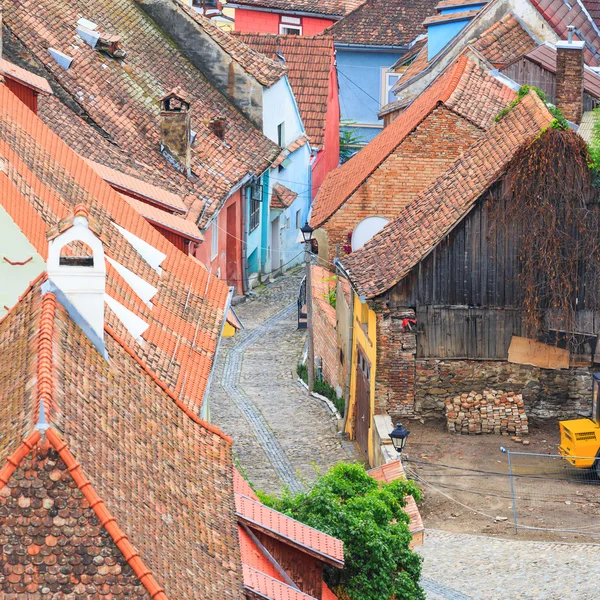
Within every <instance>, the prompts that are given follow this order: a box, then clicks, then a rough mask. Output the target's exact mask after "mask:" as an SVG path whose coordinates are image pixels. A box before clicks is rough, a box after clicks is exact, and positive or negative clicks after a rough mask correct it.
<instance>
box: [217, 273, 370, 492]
mask: <svg viewBox="0 0 600 600" xmlns="http://www.w3.org/2000/svg"><path fill="white" fill-rule="evenodd" d="M303 274H304V272H303V271H302V270H299V271H295V272H294V273H292V274H287V275H285V276H283V277H281V278H279V279H278V280H276V281H275V282H274V283H272V284H270V285H269V286H267V287H266V288H265V289H263V290H261V291H259V292H258V293H257V295H256V297H254V298H252V299H248V300H247V301H246V302H244V303H242V304H240V305H238V306H237V307H236V308H235V311H236V314H237V315H238V316H239V318H240V320H241V321H242V323H243V325H244V328H245V329H244V330H243V331H242V332H240V333H238V334H237V335H236V336H235V337H234V338H230V339H224V340H223V343H222V347H221V351H220V353H219V358H218V361H217V365H216V369H215V374H214V379H213V383H212V386H211V395H210V407H211V419H212V421H213V422H214V423H215V424H217V425H218V426H219V427H221V428H222V429H223V430H224V431H225V432H226V433H228V434H229V435H232V436H233V438H234V452H235V456H236V458H237V460H239V465H240V467H241V468H242V469H243V470H244V471H245V473H246V475H247V476H248V478H249V479H250V481H252V483H253V484H254V485H255V486H256V487H257V488H258V489H261V490H263V491H265V492H269V493H280V492H281V489H282V485H287V486H288V487H289V488H290V489H292V490H301V489H303V488H304V487H305V484H306V483H309V482H311V481H313V480H314V479H315V477H316V476H317V475H318V473H319V472H324V471H326V470H327V469H328V468H329V467H331V466H332V465H334V464H336V463H337V462H340V461H346V462H348V461H357V460H361V458H362V457H361V454H360V453H359V451H357V450H356V449H355V446H354V444H353V443H352V442H345V441H343V440H341V438H340V436H339V435H338V434H337V428H336V418H335V417H334V415H333V414H332V413H331V411H330V410H329V408H328V407H327V406H326V405H325V404H324V403H322V402H321V401H320V400H318V399H317V398H313V397H310V396H309V395H308V393H307V391H306V390H305V389H304V388H303V387H302V386H301V385H300V384H299V383H298V381H297V378H298V377H297V375H296V365H297V364H298V362H299V361H300V359H301V358H302V353H303V350H304V345H305V340H306V332H305V331H298V329H297V312H296V310H297V309H296V296H297V293H298V289H299V286H300V282H301V280H302V277H303Z"/></svg>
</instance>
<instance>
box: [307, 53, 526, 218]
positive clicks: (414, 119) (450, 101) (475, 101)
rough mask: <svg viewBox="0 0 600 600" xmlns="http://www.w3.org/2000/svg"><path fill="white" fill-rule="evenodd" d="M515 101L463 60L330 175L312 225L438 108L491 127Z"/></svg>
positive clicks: (327, 214) (511, 94)
mask: <svg viewBox="0 0 600 600" xmlns="http://www.w3.org/2000/svg"><path fill="white" fill-rule="evenodd" d="M514 97H515V93H514V92H513V91H512V90H510V89H509V88H507V87H506V86H504V85H503V84H501V83H500V82H499V81H498V80H496V79H494V78H493V77H491V76H490V75H488V74H487V73H486V72H485V71H483V69H481V68H480V67H478V66H477V65H476V64H475V63H474V62H473V61H471V60H470V59H468V58H467V57H466V56H461V57H459V58H458V59H456V60H455V61H454V62H453V63H452V64H450V65H449V66H448V68H447V69H446V70H445V71H444V72H443V73H442V74H441V75H440V76H439V77H438V78H437V79H436V80H435V81H434V82H433V83H432V84H431V85H430V86H429V87H428V88H427V89H426V90H425V91H424V92H423V93H422V94H421V95H419V96H418V97H417V98H416V99H415V100H414V101H413V102H412V104H411V105H410V106H409V107H408V108H407V109H406V110H405V111H404V112H403V113H402V114H401V115H400V116H399V117H398V118H397V119H396V120H395V121H393V122H392V123H391V124H390V125H389V126H388V127H386V128H385V129H384V130H383V131H382V132H381V133H380V134H379V135H378V136H377V137H376V138H375V139H374V140H373V141H372V142H370V143H369V144H368V145H367V146H366V147H365V148H363V149H362V150H361V151H360V152H358V153H357V154H355V155H354V156H353V157H352V158H351V159H350V160H349V161H348V162H347V163H345V164H344V165H342V166H341V167H340V168H338V169H336V170H335V171H332V172H330V173H329V174H328V176H327V178H326V179H325V182H324V183H323V186H322V187H321V189H320V191H319V193H318V194H317V197H316V199H315V203H314V205H313V209H312V215H311V225H312V227H314V228H315V229H316V228H318V227H320V226H322V225H323V224H324V223H325V222H326V221H327V219H329V217H330V216H331V215H332V214H333V213H334V212H335V211H337V210H338V209H339V208H340V207H341V206H342V205H343V204H344V202H345V201H346V200H347V199H348V198H349V197H350V196H351V195H352V194H353V193H354V192H355V191H356V190H357V189H358V188H359V187H360V186H361V185H362V184H363V182H364V181H365V180H366V179H367V178H368V177H369V175H371V173H373V171H375V169H377V167H379V165H380V164H381V163H382V162H383V161H384V160H385V159H386V158H387V157H388V156H389V155H390V154H391V153H392V152H394V150H396V148H397V147H398V146H399V145H400V144H401V143H402V142H403V141H404V140H405V139H406V138H407V137H408V136H409V135H410V134H411V133H412V131H413V130H414V129H415V128H416V127H417V126H418V125H419V124H420V123H421V121H423V119H425V118H426V117H427V116H428V115H429V114H430V113H431V112H432V111H433V110H434V109H435V108H436V107H437V106H438V104H440V103H442V104H444V105H445V106H446V107H447V108H449V109H450V110H453V111H454V112H456V113H457V114H459V115H461V116H462V117H464V118H465V119H467V120H469V121H471V122H473V123H474V124H475V125H477V126H478V127H480V128H482V129H486V128H487V127H489V126H490V124H491V122H492V120H493V118H494V117H495V116H496V115H497V114H498V112H500V110H501V109H502V108H504V107H505V106H506V105H507V104H509V103H510V101H511V100H512V99H513V98H514Z"/></svg>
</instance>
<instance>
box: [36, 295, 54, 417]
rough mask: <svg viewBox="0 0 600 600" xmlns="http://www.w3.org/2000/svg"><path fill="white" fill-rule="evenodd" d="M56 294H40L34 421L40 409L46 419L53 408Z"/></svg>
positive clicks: (39, 414) (38, 415)
mask: <svg viewBox="0 0 600 600" xmlns="http://www.w3.org/2000/svg"><path fill="white" fill-rule="evenodd" d="M56 302H57V300H56V296H55V295H54V294H53V293H51V292H48V293H46V294H44V295H43V296H42V311H41V315H40V325H39V332H38V344H37V350H38V359H37V402H36V403H35V411H36V412H35V415H34V423H38V422H39V419H40V417H41V413H42V410H44V412H45V416H46V420H49V418H50V411H52V410H53V409H54V397H53V391H54V385H53V377H52V375H53V368H54V367H53V364H54V363H53V353H52V341H53V339H54V317H55V314H56Z"/></svg>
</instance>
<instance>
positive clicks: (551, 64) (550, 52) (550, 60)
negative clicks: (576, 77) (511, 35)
mask: <svg viewBox="0 0 600 600" xmlns="http://www.w3.org/2000/svg"><path fill="white" fill-rule="evenodd" d="M527 58H528V59H529V60H531V61H533V62H535V63H537V64H538V65H540V66H542V67H543V68H544V69H546V70H547V71H550V72H551V73H556V58H557V53H556V48H555V47H554V46H552V45H550V44H541V45H540V46H538V47H537V48H535V49H533V50H532V51H531V52H529V53H528V54H527ZM583 89H584V90H585V91H586V92H587V93H588V94H590V95H591V96H593V97H594V98H600V75H598V74H597V73H595V72H594V71H592V69H590V68H589V67H587V66H586V67H585V68H584V70H583Z"/></svg>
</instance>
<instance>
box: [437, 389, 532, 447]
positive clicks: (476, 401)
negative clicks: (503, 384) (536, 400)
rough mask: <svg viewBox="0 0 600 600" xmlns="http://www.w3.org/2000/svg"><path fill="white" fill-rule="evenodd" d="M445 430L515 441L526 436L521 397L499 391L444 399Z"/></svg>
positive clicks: (527, 430) (526, 425)
mask: <svg viewBox="0 0 600 600" xmlns="http://www.w3.org/2000/svg"><path fill="white" fill-rule="evenodd" d="M445 407H446V419H447V422H448V431H450V432H452V433H462V434H477V435H478V434H481V433H495V434H501V435H509V436H513V437H515V438H520V437H521V436H524V435H528V434H529V424H528V420H527V415H526V414H525V405H524V403H523V396H522V394H515V393H514V392H503V391H501V390H484V391H483V392H482V393H479V392H471V393H469V394H462V395H460V396H456V397H454V398H446V400H445Z"/></svg>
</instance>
